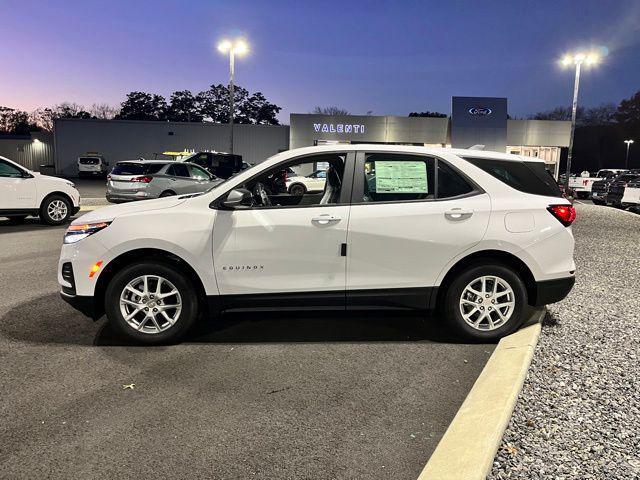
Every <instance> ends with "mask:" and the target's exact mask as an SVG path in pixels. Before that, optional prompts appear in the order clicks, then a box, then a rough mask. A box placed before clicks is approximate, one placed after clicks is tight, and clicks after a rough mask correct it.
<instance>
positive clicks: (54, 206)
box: [40, 195, 72, 225]
mask: <svg viewBox="0 0 640 480" xmlns="http://www.w3.org/2000/svg"><path fill="white" fill-rule="evenodd" d="M71 214H72V213H71V202H69V199H68V198H66V197H63V196H62V195H52V196H50V197H47V198H45V200H44V201H43V202H42V205H41V206H40V219H41V220H42V221H43V222H45V223H46V224H48V225H62V224H63V223H65V222H67V221H68V220H69V218H70V217H71Z"/></svg>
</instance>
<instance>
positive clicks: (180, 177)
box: [167, 163, 195, 195]
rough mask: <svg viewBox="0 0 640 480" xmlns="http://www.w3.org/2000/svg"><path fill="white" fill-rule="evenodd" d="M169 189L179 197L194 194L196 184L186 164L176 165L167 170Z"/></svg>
mask: <svg viewBox="0 0 640 480" xmlns="http://www.w3.org/2000/svg"><path fill="white" fill-rule="evenodd" d="M167 175H169V187H170V188H171V190H173V191H174V192H176V194H178V195H182V194H184V193H193V192H194V191H195V190H193V188H194V186H195V182H194V181H193V180H192V179H191V174H190V173H189V168H187V166H186V165H185V164H184V163H174V164H173V165H171V166H170V167H169V168H168V169H167Z"/></svg>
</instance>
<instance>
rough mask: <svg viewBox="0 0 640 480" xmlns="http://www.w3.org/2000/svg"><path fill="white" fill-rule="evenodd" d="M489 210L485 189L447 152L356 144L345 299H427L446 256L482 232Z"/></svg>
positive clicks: (397, 303)
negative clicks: (362, 148) (444, 155)
mask: <svg viewBox="0 0 640 480" xmlns="http://www.w3.org/2000/svg"><path fill="white" fill-rule="evenodd" d="M438 190H440V192H438ZM489 213H490V201H489V197H488V195H487V194H486V193H483V192H482V191H481V190H480V189H479V187H476V186H475V184H473V182H472V181H471V180H469V179H467V178H465V177H464V175H463V174H461V173H460V172H458V171H457V170H456V169H455V168H453V167H452V166H450V165H448V164H447V163H446V162H443V161H442V160H438V159H436V158H434V157H429V156H422V155H415V154H411V155H409V154H404V153H391V152H375V151H374V152H359V153H358V157H357V162H356V166H355V172H354V185H353V195H352V206H351V213H350V217H349V231H348V238H347V244H348V256H347V305H348V307H355V306H362V305H378V306H393V307H411V308H416V307H419V308H423V307H426V306H427V305H428V302H429V299H430V294H431V292H432V291H433V287H434V285H435V282H436V280H437V278H438V275H439V274H440V272H441V271H442V269H443V268H444V267H445V265H446V264H447V262H449V261H450V260H451V259H452V258H454V257H456V256H457V255H459V254H460V253H462V252H464V251H465V250H467V249H469V248H470V247H472V246H473V245H475V244H476V243H478V242H479V241H480V240H481V239H482V237H483V235H484V232H485V231H486V228H487V225H488V221H489Z"/></svg>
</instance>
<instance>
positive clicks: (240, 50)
mask: <svg viewBox="0 0 640 480" xmlns="http://www.w3.org/2000/svg"><path fill="white" fill-rule="evenodd" d="M233 51H234V52H235V54H236V55H244V54H245V53H247V52H248V51H249V45H247V42H246V41H244V40H243V39H242V38H239V39H238V40H236V41H235V44H234V45H233Z"/></svg>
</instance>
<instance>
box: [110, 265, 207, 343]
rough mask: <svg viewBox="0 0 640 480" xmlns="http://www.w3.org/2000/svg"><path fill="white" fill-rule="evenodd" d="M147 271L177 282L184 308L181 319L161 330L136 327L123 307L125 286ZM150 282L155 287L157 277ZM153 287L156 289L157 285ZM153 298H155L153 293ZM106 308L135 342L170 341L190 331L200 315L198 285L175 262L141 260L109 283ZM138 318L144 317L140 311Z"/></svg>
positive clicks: (112, 318) (113, 324) (116, 275)
mask: <svg viewBox="0 0 640 480" xmlns="http://www.w3.org/2000/svg"><path fill="white" fill-rule="evenodd" d="M144 275H156V276H160V277H162V278H163V279H165V280H168V281H169V282H171V283H172V284H173V285H174V286H175V288H176V289H177V290H178V292H179V294H180V297H181V301H182V310H181V311H180V313H179V315H178V317H177V320H176V321H175V323H174V324H173V325H171V326H169V327H168V328H167V329H166V330H162V331H160V332H159V333H153V332H144V331H138V330H136V329H134V328H133V326H131V325H130V324H129V323H127V321H126V320H125V318H124V316H123V314H122V312H121V309H120V295H121V294H122V292H123V290H125V287H126V286H127V285H128V284H129V282H131V281H133V280H135V279H136V278H138V277H141V276H144ZM149 282H150V284H149V285H150V286H151V287H152V285H151V284H152V282H153V280H151V279H150V280H149ZM165 285H166V284H165ZM151 289H152V290H153V288H151ZM169 298H170V300H169V301H176V300H175V297H169ZM149 300H151V298H150V297H149ZM104 309H105V313H106V314H107V318H108V319H109V322H110V323H111V325H112V326H113V328H114V329H116V330H117V331H118V332H120V333H122V334H123V335H125V336H126V337H128V338H129V339H131V340H133V341H135V342H138V343H142V344H147V345H156V344H166V343H173V342H176V341H178V340H179V339H180V338H182V336H183V335H184V334H185V333H187V331H188V330H189V328H191V326H192V325H193V323H194V322H195V320H196V318H197V316H198V310H199V308H198V298H197V296H196V293H195V288H194V286H193V284H192V282H191V281H190V280H189V278H188V277H187V276H186V275H184V274H183V273H182V272H181V271H180V269H179V268H176V266H175V265H171V264H165V263H158V262H157V261H155V260H154V261H150V260H147V261H141V262H139V263H135V264H133V265H129V266H127V267H126V268H124V269H122V270H120V271H119V272H118V273H116V274H115V275H114V277H113V278H112V279H111V281H110V282H109V285H108V286H107V291H106V292H105V301H104ZM140 313H141V315H144V312H142V311H141V312H140ZM169 314H171V311H169ZM134 318H136V317H134ZM137 319H140V320H141V319H142V317H141V316H140V315H138V316H137ZM149 327H150V328H154V327H153V326H152V325H149Z"/></svg>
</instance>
